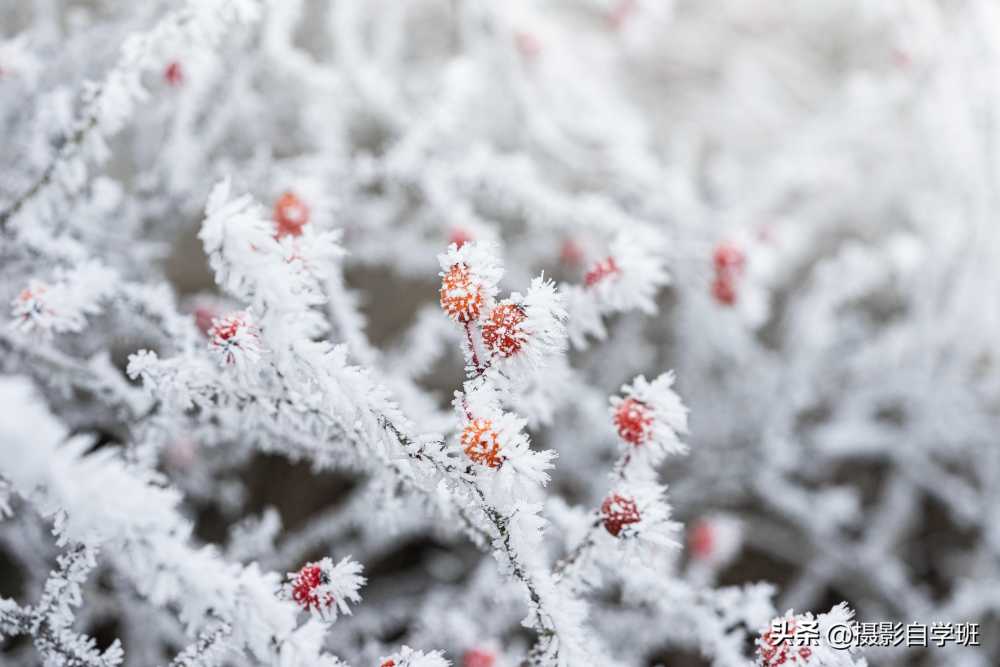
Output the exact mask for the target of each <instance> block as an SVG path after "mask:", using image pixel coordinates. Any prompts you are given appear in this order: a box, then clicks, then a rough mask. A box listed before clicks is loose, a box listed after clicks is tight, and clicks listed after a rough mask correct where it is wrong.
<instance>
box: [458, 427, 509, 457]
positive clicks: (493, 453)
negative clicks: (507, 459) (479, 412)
mask: <svg viewBox="0 0 1000 667" xmlns="http://www.w3.org/2000/svg"><path fill="white" fill-rule="evenodd" d="M460 440H461V442H462V449H463V450H465V455H466V456H468V457H469V459H471V460H472V461H473V462H474V463H479V464H480V465H484V466H487V467H489V468H499V467H500V464H501V463H503V457H502V456H501V454H500V439H499V437H498V435H497V432H496V431H494V430H493V422H492V421H490V420H489V419H473V420H472V421H471V422H469V423H468V425H466V427H465V430H463V431H462V435H461V437H460Z"/></svg>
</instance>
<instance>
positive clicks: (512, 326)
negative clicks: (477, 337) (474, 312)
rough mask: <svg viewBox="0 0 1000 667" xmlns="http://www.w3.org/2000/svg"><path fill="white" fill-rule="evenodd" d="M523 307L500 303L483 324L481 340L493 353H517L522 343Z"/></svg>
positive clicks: (508, 355)
mask: <svg viewBox="0 0 1000 667" xmlns="http://www.w3.org/2000/svg"><path fill="white" fill-rule="evenodd" d="M525 317H526V316H525V314H524V309H523V308H521V307H520V306H519V305H517V304H516V303H502V304H500V305H499V306H497V307H496V308H494V309H493V310H492V311H490V314H489V317H488V318H487V320H486V323H485V324H483V342H484V343H485V344H486V347H488V348H489V349H490V350H492V351H493V353H494V354H499V355H500V356H501V357H510V356H513V355H515V354H517V353H518V352H519V351H520V350H521V346H522V345H523V344H524V332H523V331H522V330H521V324H522V323H523V322H524V320H525Z"/></svg>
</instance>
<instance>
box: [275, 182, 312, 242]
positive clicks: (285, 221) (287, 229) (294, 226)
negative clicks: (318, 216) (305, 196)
mask: <svg viewBox="0 0 1000 667" xmlns="http://www.w3.org/2000/svg"><path fill="white" fill-rule="evenodd" d="M274 221H275V222H276V223H277V224H278V234H277V236H278V238H281V237H283V236H300V235H301V234H302V228H303V227H305V226H306V224H308V223H309V207H308V206H306V205H305V202H303V201H302V200H301V199H299V198H298V197H297V196H296V195H295V193H294V192H286V193H285V194H283V195H281V196H280V197H278V201H277V202H276V203H275V204H274Z"/></svg>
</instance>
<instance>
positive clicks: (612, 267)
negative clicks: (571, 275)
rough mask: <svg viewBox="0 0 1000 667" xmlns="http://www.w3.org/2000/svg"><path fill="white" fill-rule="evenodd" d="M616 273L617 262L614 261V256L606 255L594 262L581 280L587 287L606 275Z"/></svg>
mask: <svg viewBox="0 0 1000 667" xmlns="http://www.w3.org/2000/svg"><path fill="white" fill-rule="evenodd" d="M616 273H618V264H616V263H615V258H614V257H608V258H607V259H604V260H602V261H600V262H598V263H597V264H595V265H594V267H593V268H592V269H590V271H587V275H586V276H584V278H583V282H584V284H585V285H586V286H587V287H593V286H594V285H596V284H597V283H599V282H601V281H602V280H604V279H605V278H607V277H608V276H612V275H615V274H616Z"/></svg>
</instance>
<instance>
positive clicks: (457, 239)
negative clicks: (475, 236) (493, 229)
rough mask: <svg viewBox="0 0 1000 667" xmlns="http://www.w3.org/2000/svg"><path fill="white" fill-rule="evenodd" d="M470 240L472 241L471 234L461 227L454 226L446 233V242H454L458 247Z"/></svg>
mask: <svg viewBox="0 0 1000 667" xmlns="http://www.w3.org/2000/svg"><path fill="white" fill-rule="evenodd" d="M470 241H472V234H470V233H469V232H468V231H466V230H465V229H462V228H461V227H455V228H454V229H452V230H451V233H450V234H449V235H448V242H449V243H454V244H455V247H457V248H459V249H461V248H462V246H464V245H465V244H466V243H468V242H470Z"/></svg>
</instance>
